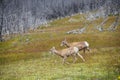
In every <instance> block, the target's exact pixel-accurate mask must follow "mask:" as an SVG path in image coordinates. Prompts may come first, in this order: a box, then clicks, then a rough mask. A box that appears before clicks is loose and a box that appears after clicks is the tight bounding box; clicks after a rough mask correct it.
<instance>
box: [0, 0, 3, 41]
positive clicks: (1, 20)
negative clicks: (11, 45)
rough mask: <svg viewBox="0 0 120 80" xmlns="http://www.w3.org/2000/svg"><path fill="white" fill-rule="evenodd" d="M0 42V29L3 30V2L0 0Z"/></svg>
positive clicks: (0, 31)
mask: <svg viewBox="0 0 120 80" xmlns="http://www.w3.org/2000/svg"><path fill="white" fill-rule="evenodd" d="M0 10H1V13H0V42H1V41H3V39H2V28H3V14H4V5H3V0H0Z"/></svg>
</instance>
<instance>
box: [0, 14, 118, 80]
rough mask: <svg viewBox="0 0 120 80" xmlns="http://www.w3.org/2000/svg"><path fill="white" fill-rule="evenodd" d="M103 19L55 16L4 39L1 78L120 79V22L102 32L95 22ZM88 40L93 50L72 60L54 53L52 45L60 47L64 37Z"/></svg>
mask: <svg viewBox="0 0 120 80" xmlns="http://www.w3.org/2000/svg"><path fill="white" fill-rule="evenodd" d="M114 20H115V17H114V16H109V20H108V21H107V22H106V24H105V25H104V27H105V28H107V27H108V26H109V25H110V24H111V23H112V22H113V21H114ZM102 21H103V19H102V18H101V19H97V20H94V21H91V22H89V21H86V20H85V19H84V18H83V15H80V14H78V15H74V16H72V17H66V18H62V19H58V20H54V21H53V22H50V23H49V24H47V25H43V26H40V27H39V28H38V29H37V30H35V31H29V33H25V34H23V35H17V36H16V37H15V38H12V39H10V40H8V41H6V42H2V43H0V79H1V80H18V79H19V80H119V79H120V25H118V27H117V30H116V31H113V32H109V31H104V32H99V31H97V30H96V29H95V25H98V24H100V23H101V22H102ZM84 26H87V30H86V32H85V33H83V34H66V32H67V31H70V30H73V29H78V28H82V27H84ZM64 38H66V39H67V40H68V42H75V41H84V40H86V41H88V42H89V44H90V48H91V52H90V53H89V52H87V53H86V54H84V53H83V52H82V51H81V52H80V54H81V55H83V57H84V58H85V59H86V62H82V60H81V59H79V58H78V60H77V62H76V63H74V64H73V63H72V58H71V57H70V58H68V59H67V61H68V62H71V64H69V65H67V64H64V65H63V64H62V59H61V58H60V57H59V56H57V55H51V54H50V53H49V49H50V48H51V47H52V46H55V47H56V48H57V49H58V50H61V49H63V48H65V47H60V43H61V41H62V40H63V39H64Z"/></svg>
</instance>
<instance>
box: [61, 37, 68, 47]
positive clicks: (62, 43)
mask: <svg viewBox="0 0 120 80" xmlns="http://www.w3.org/2000/svg"><path fill="white" fill-rule="evenodd" d="M67 44H68V42H67V40H66V38H65V39H64V40H63V41H62V42H61V44H60V46H65V45H67Z"/></svg>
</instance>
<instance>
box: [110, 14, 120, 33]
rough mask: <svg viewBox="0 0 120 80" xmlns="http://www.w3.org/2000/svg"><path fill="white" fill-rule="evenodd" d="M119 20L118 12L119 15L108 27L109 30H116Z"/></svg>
mask: <svg viewBox="0 0 120 80" xmlns="http://www.w3.org/2000/svg"><path fill="white" fill-rule="evenodd" d="M119 20H120V16H119V14H118V16H116V19H115V21H114V22H113V23H112V24H111V25H110V27H109V28H108V31H114V30H116V29H117V25H118V24H119Z"/></svg>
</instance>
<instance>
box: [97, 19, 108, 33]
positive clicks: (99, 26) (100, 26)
mask: <svg viewBox="0 0 120 80" xmlns="http://www.w3.org/2000/svg"><path fill="white" fill-rule="evenodd" d="M107 20H108V18H106V19H105V20H104V21H103V22H102V23H101V24H100V25H98V26H97V27H96V28H97V30H99V31H101V32H102V31H104V28H103V27H102V26H103V25H104V24H105V22H107Z"/></svg>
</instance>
